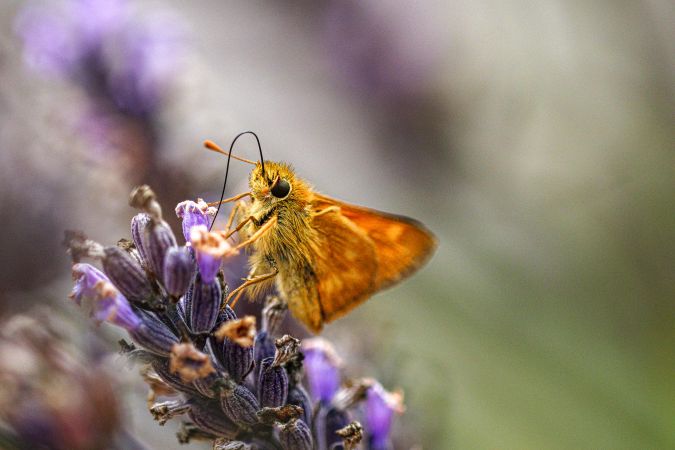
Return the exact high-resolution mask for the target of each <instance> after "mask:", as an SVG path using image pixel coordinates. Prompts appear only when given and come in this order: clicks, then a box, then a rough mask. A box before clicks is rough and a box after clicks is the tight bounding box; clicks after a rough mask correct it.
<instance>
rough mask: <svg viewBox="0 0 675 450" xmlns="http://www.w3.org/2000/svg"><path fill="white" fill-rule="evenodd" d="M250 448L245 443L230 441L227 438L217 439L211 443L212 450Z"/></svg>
mask: <svg viewBox="0 0 675 450" xmlns="http://www.w3.org/2000/svg"><path fill="white" fill-rule="evenodd" d="M251 448H252V447H251V446H250V445H248V444H247V443H246V442H241V441H232V440H230V439H227V438H218V439H216V440H215V441H213V450H251ZM256 448H257V447H256Z"/></svg>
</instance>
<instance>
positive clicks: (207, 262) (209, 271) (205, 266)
mask: <svg viewBox="0 0 675 450" xmlns="http://www.w3.org/2000/svg"><path fill="white" fill-rule="evenodd" d="M222 261H223V258H220V257H218V256H213V255H211V254H209V253H206V252H200V251H197V265H198V266H199V273H200V274H201V276H202V279H203V280H204V281H206V282H208V283H210V282H212V281H213V280H214V279H215V278H216V275H217V274H218V270H219V269H220V264H221V263H222Z"/></svg>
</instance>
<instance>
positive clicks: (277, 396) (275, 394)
mask: <svg viewBox="0 0 675 450" xmlns="http://www.w3.org/2000/svg"><path fill="white" fill-rule="evenodd" d="M273 363H274V358H265V359H264V360H263V361H262V365H261V367H260V375H259V377H258V383H257V384H258V400H259V401H260V406H263V407H264V406H267V407H270V408H276V407H278V406H282V405H283V404H285V403H286V399H287V398H288V374H286V370H285V369H284V368H283V367H281V366H275V365H274V364H273Z"/></svg>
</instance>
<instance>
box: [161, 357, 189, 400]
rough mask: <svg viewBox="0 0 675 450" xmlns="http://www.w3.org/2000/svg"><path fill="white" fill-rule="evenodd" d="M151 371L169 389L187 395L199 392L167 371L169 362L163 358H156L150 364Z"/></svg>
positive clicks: (176, 375)
mask: <svg viewBox="0 0 675 450" xmlns="http://www.w3.org/2000/svg"><path fill="white" fill-rule="evenodd" d="M151 365H152V368H153V370H154V371H155V372H156V373H157V375H158V376H159V377H160V378H161V379H162V380H163V381H164V382H165V383H166V384H168V385H169V386H170V387H172V388H173V389H175V390H177V391H178V392H182V393H184V394H188V395H192V396H195V395H199V394H200V393H199V391H198V390H197V389H196V388H195V387H194V386H193V385H192V383H185V382H184V381H183V380H182V379H181V378H180V376H179V375H178V374H175V373H173V372H171V371H170V370H169V360H168V359H165V358H156V359H155V360H153V361H152V362H151Z"/></svg>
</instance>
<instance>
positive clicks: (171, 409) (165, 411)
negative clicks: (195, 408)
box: [150, 401, 190, 425]
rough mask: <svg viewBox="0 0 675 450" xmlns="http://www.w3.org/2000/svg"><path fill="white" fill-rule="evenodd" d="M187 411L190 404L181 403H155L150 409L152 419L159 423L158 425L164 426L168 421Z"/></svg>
mask: <svg viewBox="0 0 675 450" xmlns="http://www.w3.org/2000/svg"><path fill="white" fill-rule="evenodd" d="M189 410H190V404H189V403H185V402H182V401H169V402H162V403H155V404H154V405H152V406H151V407H150V413H151V414H152V417H153V418H154V419H155V420H156V421H157V422H159V424H160V425H164V424H165V423H166V422H168V421H169V420H170V419H172V418H174V417H176V416H179V415H181V414H185V413H186V412H188V411H189Z"/></svg>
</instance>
